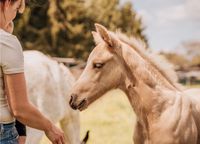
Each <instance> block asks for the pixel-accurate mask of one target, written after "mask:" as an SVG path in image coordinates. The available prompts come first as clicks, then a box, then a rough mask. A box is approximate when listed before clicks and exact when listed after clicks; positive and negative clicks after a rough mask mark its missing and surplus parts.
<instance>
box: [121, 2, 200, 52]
mask: <svg viewBox="0 0 200 144" xmlns="http://www.w3.org/2000/svg"><path fill="white" fill-rule="evenodd" d="M125 1H130V2H132V3H133V8H134V9H135V10H136V12H137V13H138V14H139V15H140V16H141V17H142V20H143V25H144V26H145V27H146V29H145V31H144V34H145V35H146V36H147V38H148V40H149V44H150V48H152V49H154V50H156V51H173V50H174V49H175V48H177V47H179V46H180V45H181V43H183V42H188V41H200V0H121V2H122V3H123V2H125Z"/></svg>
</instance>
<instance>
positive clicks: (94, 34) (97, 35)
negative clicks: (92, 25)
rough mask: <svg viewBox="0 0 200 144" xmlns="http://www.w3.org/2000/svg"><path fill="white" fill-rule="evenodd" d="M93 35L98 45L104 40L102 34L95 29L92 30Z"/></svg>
mask: <svg viewBox="0 0 200 144" xmlns="http://www.w3.org/2000/svg"><path fill="white" fill-rule="evenodd" d="M92 36H93V38H94V42H95V44H96V45H98V44H99V43H101V42H102V41H103V39H102V38H101V36H100V35H99V34H98V33H97V32H95V31H92Z"/></svg>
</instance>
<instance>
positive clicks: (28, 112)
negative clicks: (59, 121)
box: [4, 73, 64, 144]
mask: <svg viewBox="0 0 200 144" xmlns="http://www.w3.org/2000/svg"><path fill="white" fill-rule="evenodd" d="M4 80H5V86H6V91H7V96H8V103H9V106H10V108H11V112H12V113H13V115H14V117H15V118H16V119H17V120H19V121H20V122H22V123H23V124H25V125H27V126H30V127H33V128H36V129H40V130H43V131H44V132H45V134H46V135H47V137H48V138H49V139H50V140H51V141H52V142H53V144H64V136H63V133H62V132H61V131H60V130H59V129H58V128H57V127H55V126H54V125H53V124H52V123H51V122H50V121H49V120H48V119H47V118H46V117H44V116H43V115H42V114H41V113H40V112H39V111H38V110H37V109H36V108H35V107H34V106H33V105H32V104H31V103H30V102H29V100H28V97H27V91H26V82H25V76H24V73H18V74H5V78H4Z"/></svg>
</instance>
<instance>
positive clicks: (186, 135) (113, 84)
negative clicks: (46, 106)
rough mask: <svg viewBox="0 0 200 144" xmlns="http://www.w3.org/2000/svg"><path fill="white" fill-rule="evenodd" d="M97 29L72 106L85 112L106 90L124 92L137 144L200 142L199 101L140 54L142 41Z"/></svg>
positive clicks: (150, 60)
mask: <svg viewBox="0 0 200 144" xmlns="http://www.w3.org/2000/svg"><path fill="white" fill-rule="evenodd" d="M95 26H96V31H97V32H93V36H94V39H95V41H96V45H97V46H96V47H95V48H94V50H93V51H92V52H91V54H90V56H89V58H88V62H87V65H86V67H85V70H84V71H83V73H82V75H81V76H80V78H79V79H78V81H77V82H76V83H75V86H74V88H73V90H72V95H71V100H70V105H71V107H72V108H73V109H75V110H76V109H79V110H84V109H86V108H87V106H88V105H89V104H91V103H92V102H93V101H95V100H96V99H98V98H99V97H100V96H102V95H103V94H104V93H106V92H107V91H109V90H111V89H115V88H120V89H121V90H123V91H124V92H125V93H126V95H127V96H128V99H129V101H130V103H131V105H132V108H133V110H134V111H135V113H136V115H137V121H138V122H137V124H136V130H135V135H134V143H135V144H197V143H200V139H199V137H200V136H199V132H200V125H199V123H200V117H199V114H200V99H199V98H197V96H196V97H192V96H190V97H188V96H187V94H186V93H185V92H184V91H181V90H180V89H179V88H178V87H177V86H176V83H175V81H174V80H173V79H174V78H172V76H171V75H170V73H171V72H170V71H169V70H168V69H166V68H163V67H162V66H161V65H159V64H157V63H156V61H154V60H152V58H150V57H149V55H148V54H147V53H145V52H144V51H143V50H142V48H143V47H144V45H143V43H142V42H141V41H139V40H137V39H132V41H131V42H130V41H129V40H127V39H126V38H124V36H122V35H121V34H114V33H112V32H109V31H108V30H107V29H106V28H105V27H103V26H102V25H99V24H96V25H95ZM164 66H165V65H164ZM170 77H171V78H170Z"/></svg>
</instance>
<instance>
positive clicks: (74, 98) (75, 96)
mask: <svg viewBox="0 0 200 144" xmlns="http://www.w3.org/2000/svg"><path fill="white" fill-rule="evenodd" d="M76 99H77V95H76V94H72V95H71V99H70V101H69V105H70V106H71V107H72V108H73V109H75V108H76V106H75V104H74V103H75V101H76Z"/></svg>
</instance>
